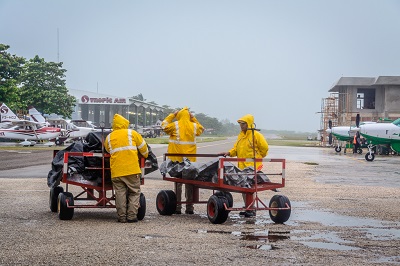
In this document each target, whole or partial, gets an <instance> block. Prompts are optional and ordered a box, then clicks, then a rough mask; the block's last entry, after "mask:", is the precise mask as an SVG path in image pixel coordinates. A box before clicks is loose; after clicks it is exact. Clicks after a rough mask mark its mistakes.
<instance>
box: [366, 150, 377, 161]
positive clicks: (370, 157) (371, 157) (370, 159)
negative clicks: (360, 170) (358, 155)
mask: <svg viewBox="0 0 400 266" xmlns="http://www.w3.org/2000/svg"><path fill="white" fill-rule="evenodd" d="M374 159H375V154H373V153H372V152H367V154H365V160H367V161H368V162H372V161H373V160H374Z"/></svg>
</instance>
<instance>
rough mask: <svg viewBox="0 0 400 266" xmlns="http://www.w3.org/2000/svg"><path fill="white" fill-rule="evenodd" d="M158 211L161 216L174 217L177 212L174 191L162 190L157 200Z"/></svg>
mask: <svg viewBox="0 0 400 266" xmlns="http://www.w3.org/2000/svg"><path fill="white" fill-rule="evenodd" d="M156 207H157V211H158V213H159V214H161V215H172V214H173V213H175V211H176V195H175V192H174V191H172V190H161V191H160V192H158V195H157V198H156Z"/></svg>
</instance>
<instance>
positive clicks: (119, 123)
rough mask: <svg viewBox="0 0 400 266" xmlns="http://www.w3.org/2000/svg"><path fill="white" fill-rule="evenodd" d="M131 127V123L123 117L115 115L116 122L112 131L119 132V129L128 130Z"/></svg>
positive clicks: (114, 121)
mask: <svg viewBox="0 0 400 266" xmlns="http://www.w3.org/2000/svg"><path fill="white" fill-rule="evenodd" d="M128 127H129V121H128V120H127V119H125V118H124V117H123V116H122V115H119V114H115V115H114V120H113V124H112V129H113V130H117V129H128Z"/></svg>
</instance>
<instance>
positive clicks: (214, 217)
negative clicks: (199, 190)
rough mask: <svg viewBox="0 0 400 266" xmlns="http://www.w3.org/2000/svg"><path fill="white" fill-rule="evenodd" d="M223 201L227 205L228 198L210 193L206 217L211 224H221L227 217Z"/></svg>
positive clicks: (227, 212) (227, 213)
mask: <svg viewBox="0 0 400 266" xmlns="http://www.w3.org/2000/svg"><path fill="white" fill-rule="evenodd" d="M224 203H225V204H226V205H229V203H228V199H227V198H226V197H223V196H220V197H218V196H216V195H212V196H211V197H210V198H209V199H208V202H207V217H208V220H210V222H211V223H213V224H222V223H224V222H225V221H226V219H228V215H229V211H227V210H225V207H224Z"/></svg>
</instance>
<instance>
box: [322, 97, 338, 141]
mask: <svg viewBox="0 0 400 266" xmlns="http://www.w3.org/2000/svg"><path fill="white" fill-rule="evenodd" d="M338 105H339V97H338V94H337V93H331V95H330V96H329V97H328V98H323V99H322V101H321V122H320V135H321V145H322V146H326V144H327V143H329V134H328V133H327V132H326V130H327V129H328V128H329V127H330V126H329V124H330V123H332V124H331V126H332V127H334V126H337V125H338V117H339V114H338ZM330 121H331V122H330Z"/></svg>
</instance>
